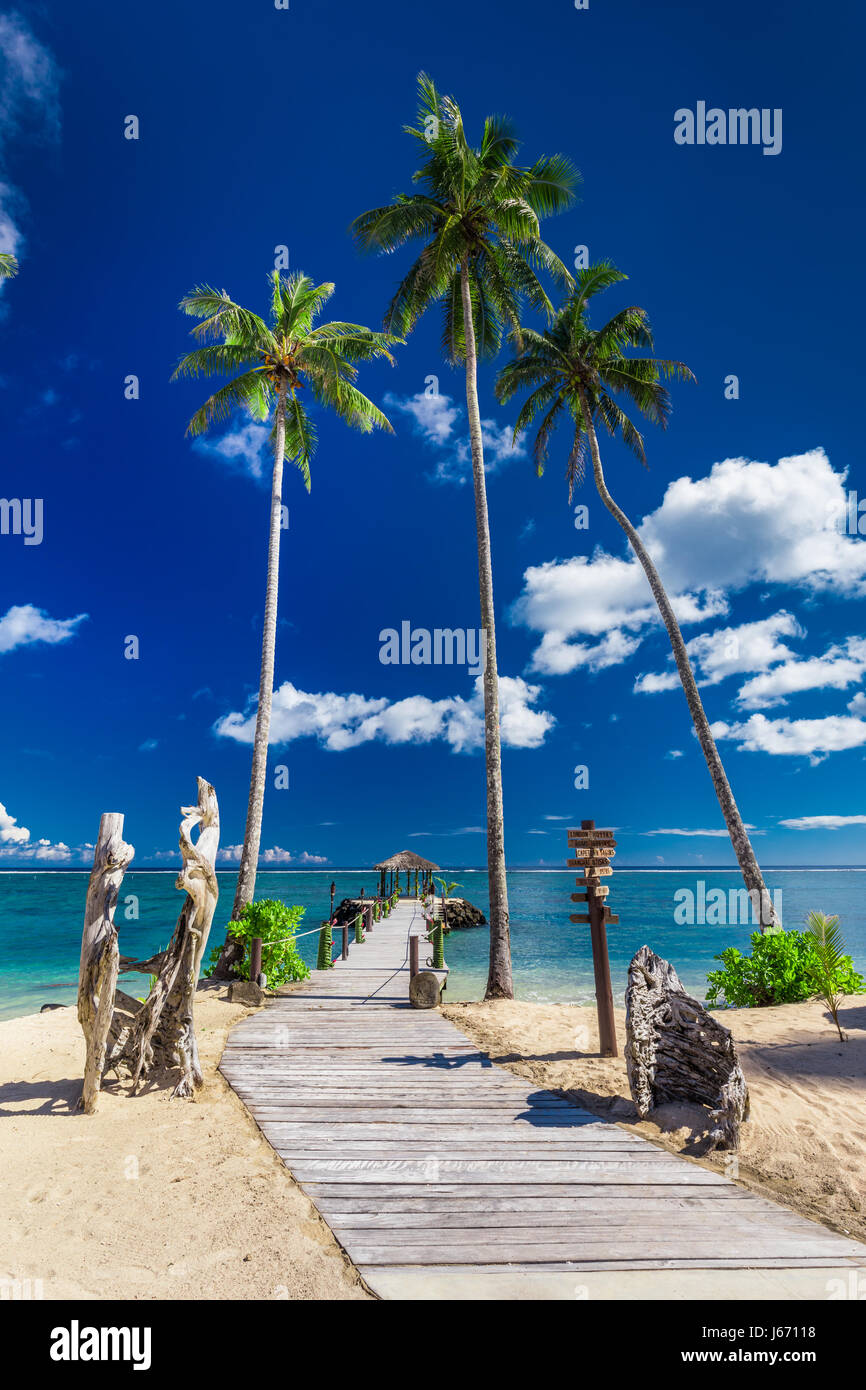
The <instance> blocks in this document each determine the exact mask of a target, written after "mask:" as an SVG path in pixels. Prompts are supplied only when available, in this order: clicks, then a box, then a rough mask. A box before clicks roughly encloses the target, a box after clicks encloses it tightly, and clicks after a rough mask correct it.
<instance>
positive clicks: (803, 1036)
mask: <svg viewBox="0 0 866 1390" xmlns="http://www.w3.org/2000/svg"><path fill="white" fill-rule="evenodd" d="M443 1013H445V1014H446V1016H447V1017H448V1018H450V1019H452V1021H453V1022H454V1023H456V1024H457V1026H458V1027H459V1028H462V1029H463V1031H464V1032H465V1033H467V1034H468V1036H469V1037H470V1038H471V1039H472V1040H473V1042H476V1043H477V1044H478V1045H479V1047H481V1048H483V1049H484V1050H485V1051H486V1052H488V1053H489V1054H490V1056H491V1057H492V1058H493V1059H494V1061H497V1062H500V1063H502V1064H503V1065H505V1066H507V1067H509V1068H510V1069H511V1070H512V1071H514V1072H517V1074H518V1075H520V1076H525V1077H528V1078H529V1079H530V1080H531V1081H533V1082H536V1083H537V1084H538V1085H540V1086H544V1087H545V1088H549V1089H552V1090H560V1091H563V1092H565V1093H566V1094H567V1095H568V1097H569V1098H570V1099H571V1100H573V1101H574V1102H575V1103H576V1104H578V1105H583V1106H585V1107H586V1108H587V1109H589V1110H592V1111H593V1112H594V1113H595V1114H598V1115H601V1116H603V1117H605V1118H606V1119H611V1120H613V1121H615V1122H617V1123H619V1124H622V1125H623V1126H624V1127H625V1128H627V1129H631V1130H633V1131H634V1132H635V1133H637V1134H642V1135H644V1136H645V1137H646V1138H648V1139H651V1140H654V1141H656V1142H657V1143H660V1144H662V1145H664V1147H665V1148H667V1149H671V1150H673V1151H674V1152H676V1153H683V1154H687V1155H689V1156H691V1157H694V1158H697V1159H699V1160H700V1161H701V1162H704V1163H706V1164H707V1166H709V1167H713V1168H716V1169H721V1170H722V1171H727V1172H728V1175H729V1176H730V1177H734V1178H736V1179H737V1180H738V1181H739V1182H741V1183H742V1184H743V1185H744V1186H746V1187H749V1188H752V1189H753V1190H754V1191H756V1192H760V1193H761V1194H762V1195H764V1196H767V1197H772V1198H774V1199H776V1200H777V1201H781V1202H782V1203H783V1204H784V1205H785V1206H788V1207H792V1208H793V1209H794V1210H795V1211H799V1212H801V1213H803V1215H805V1216H810V1217H812V1218H814V1219H816V1220H820V1221H823V1222H824V1223H825V1224H826V1225H828V1226H832V1227H833V1228H834V1229H836V1230H840V1231H844V1232H845V1233H846V1234H849V1235H852V1236H856V1237H858V1238H859V1239H861V1240H866V1001H864V999H863V998H862V997H853V998H850V999H848V1000H847V1001H846V1003H845V1005H844V1006H843V1008H842V1010H841V1011H840V1018H841V1020H842V1026H843V1029H844V1031H845V1032H846V1033H847V1034H848V1041H847V1042H846V1043H840V1041H839V1036H838V1034H837V1033H836V1030H835V1028H834V1027H833V1025H832V1023H831V1022H830V1019H829V1015H828V1014H827V1012H826V1010H825V1008H824V1006H823V1005H821V1004H818V1003H813V1002H809V1003H805V1004H785V1005H781V1006H779V1007H777V1008H772V1009H739V1010H728V1011H725V1012H724V1013H722V1012H719V1013H718V1014H717V1015H716V1016H717V1017H719V1018H720V1019H721V1021H722V1022H724V1023H725V1025H726V1026H727V1027H729V1028H730V1029H731V1031H732V1033H733V1034H734V1037H735V1039H736V1041H737V1045H738V1048H739V1053H740V1061H741V1063H742V1067H743V1071H744V1072H745V1075H746V1079H747V1081H748V1084H749V1092H750V1096H751V1111H752V1113H751V1118H750V1119H749V1120H748V1121H747V1122H746V1124H744V1126H743V1130H742V1141H741V1149H740V1154H739V1159H738V1165H737V1166H734V1165H733V1164H732V1162H731V1159H730V1157H728V1158H727V1167H726V1157H725V1155H718V1156H716V1155H712V1154H710V1155H707V1156H706V1157H704V1156H703V1151H704V1149H705V1145H706V1140H705V1138H704V1136H705V1132H706V1129H707V1125H706V1112H705V1111H704V1110H703V1108H702V1107H700V1106H688V1105H666V1106H662V1107H660V1108H659V1109H658V1110H657V1111H656V1112H655V1113H654V1115H653V1118H652V1119H651V1120H647V1121H644V1122H640V1121H639V1120H638V1118H637V1112H636V1110H635V1108H634V1105H633V1103H632V1101H631V1098H630V1095H629V1088H628V1080H627V1078H626V1069H625V1062H624V1060H623V1057H622V1049H623V1045H624V1042H625V1014H624V1012H618V1014H617V1031H618V1034H619V1038H620V1056H619V1057H618V1058H602V1057H599V1056H593V1055H592V1054H593V1052H594V1051H596V1050H597V1047H598V1030H597V1025H596V1014H595V1008H594V1007H591V1008H576V1007H573V1006H570V1005H565V1004H528V1003H521V1002H519V1001H515V1002H510V1001H500V1002H498V1003H490V1004H450V1005H447V1006H445V1007H444V1009H443Z"/></svg>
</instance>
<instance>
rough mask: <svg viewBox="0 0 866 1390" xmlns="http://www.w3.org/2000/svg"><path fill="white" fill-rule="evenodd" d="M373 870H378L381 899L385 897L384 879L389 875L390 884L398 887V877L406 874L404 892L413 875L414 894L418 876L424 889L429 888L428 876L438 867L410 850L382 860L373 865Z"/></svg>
mask: <svg viewBox="0 0 866 1390" xmlns="http://www.w3.org/2000/svg"><path fill="white" fill-rule="evenodd" d="M373 868H374V869H378V870H379V891H380V893H381V895H382V897H385V895H386V882H385V881H386V878H387V877H388V875H389V874H390V875H391V880H392V884H394V883H396V887H397V888H399V887H400V875H401V873H404V872H405V874H406V891H407V892H408V891H409V887H410V877H411V875H412V873H413V872H414V874H415V892H416V894H417V892H418V875H419V873H420V874H421V876H422V881H423V882H424V884H425V886H426V887H430V886H431V884H430V876H431V874H432V873H433V870H434V869H438V868H439V865H438V864H434V863H433V862H432V860H430V859H422V857H421V855H420V854H415V853H414V851H413V850H411V849H404V850H401V851H400V853H399V854H392V855H391V858H390V859H383V860H382V862H381V864H374V865H373Z"/></svg>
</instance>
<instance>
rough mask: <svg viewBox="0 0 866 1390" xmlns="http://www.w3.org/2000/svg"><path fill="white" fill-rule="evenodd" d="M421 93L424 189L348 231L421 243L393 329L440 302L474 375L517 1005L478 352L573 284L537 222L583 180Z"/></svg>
mask: <svg viewBox="0 0 866 1390" xmlns="http://www.w3.org/2000/svg"><path fill="white" fill-rule="evenodd" d="M418 93H419V110H418V120H417V125H416V126H414V127H413V126H407V127H406V131H407V134H409V135H411V136H413V138H414V139H415V140H417V141H418V143H419V145H420V147H421V151H422V162H421V165H420V168H419V169H418V170H417V172H416V173H415V174H414V176H413V181H414V182H415V183H416V184H417V185H418V187H419V189H420V191H419V192H417V193H411V194H400V195H399V196H398V197H396V198H395V200H394V201H393V202H392V203H390V204H387V205H386V206H384V207H379V208H374V209H372V210H371V211H370V212H365V213H363V214H362V215H361V216H360V217H358V218H356V219H355V221H354V222H353V224H352V229H353V231H354V234H355V237H356V239H357V241H358V243H359V245H360V247H361V248H362V250H364V251H381V252H392V251H396V250H397V249H398V248H399V247H401V246H403V245H404V244H406V243H407V242H414V241H421V242H423V246H422V249H421V252H420V255H419V256H418V258H417V260H416V261H415V262H414V264H413V265H412V267H411V268H410V270H409V271H408V273H407V274H406V275H405V276H404V277H403V279H402V281H401V282H400V285H399V287H398V289H397V292H396V294H395V295H394V298H393V299H392V301H391V305H390V307H389V309H388V312H387V314H386V316H385V328H386V329H387V330H388V331H390V332H394V333H398V334H399V335H400V336H401V337H403V336H405V335H406V333H408V332H409V331H411V329H412V328H414V326H415V324H416V323H417V321H418V319H419V318H420V317H421V316H422V314H423V313H424V312H425V310H427V309H429V308H430V307H431V306H432V305H434V304H441V305H442V308H443V313H444V326H443V333H442V346H443V349H444V353H445V356H446V358H447V360H448V362H449V363H452V364H462V365H463V366H464V367H465V371H466V406H467V413H468V417H469V439H470V446H471V454H472V479H473V483H474V488H475V528H476V535H477V544H478V577H479V591H480V598H481V626H482V628H483V629H484V631H485V633H486V635H487V653H486V665H485V669H484V675H483V678H482V679H483V688H484V752H485V761H486V769H487V868H488V878H489V890H490V970H489V975H488V979H487V990H486V995H485V997H486V998H488V999H511V998H513V996H514V989H513V985H512V978H511V946H510V931H509V916H508V888H507V885H506V878H505V832H504V825H503V810H502V768H501V748H500V733H499V675H498V671H497V664H496V623H495V618H494V606H493V570H492V563H491V556H490V525H489V521H488V515H487V488H486V483H485V476H484V446H483V442H482V432H481V415H480V411H479V408H478V357H479V356H481V357H493V356H495V355H496V353H497V352H498V350H499V347H500V345H501V342H502V337H503V332H504V330H505V329H512V330H517V329H518V328H519V323H520V299H521V297H524V298H525V299H526V300H527V301H528V303H529V304H530V305H531V307H532V308H533V309H539V310H542V311H543V312H545V313H547V314H550V313H551V312H552V306H551V304H550V301H549V299H548V297H547V295H546V294H545V292H544V289H543V287H542V285H541V283H540V281H539V279H538V277H537V275H536V273H535V268H536V267H540V268H543V269H545V270H547V271H549V272H550V273H551V274H552V275H553V276H554V277H555V278H556V279H558V280H559V281H560V282H562V283H564V284H566V285H570V284H571V283H572V280H571V276H570V275H569V273H568V271H567V270H566V268H565V266H564V265H563V264H562V262H561V261H560V260H559V258H558V257H557V256H556V255H554V253H553V251H551V249H550V248H549V247H548V246H546V245H545V243H544V242H543V241H542V240H541V236H540V231H539V217H540V216H542V215H544V214H546V213H553V212H559V211H560V210H562V209H563V208H566V207H567V206H568V205H569V203H570V202H571V201H572V199H573V197H574V190H575V186H576V183H577V179H578V175H577V173H576V171H575V170H574V169H573V168H572V166H571V164H570V163H569V162H568V160H566V159H564V158H563V157H562V156H561V155H546V156H542V157H541V158H540V159H538V160H536V161H535V163H534V164H532V165H529V166H520V165H517V164H515V163H514V162H513V161H514V158H515V156H516V154H517V150H518V146H519V142H518V140H517V138H516V136H515V134H514V131H513V129H512V127H511V124H510V122H509V121H507V120H505V119H503V118H501V117H497V116H488V118H487V119H486V121H485V122H484V128H483V131H482V134H481V142H480V144H479V145H478V146H472V145H470V144H469V142H468V140H467V138H466V134H465V131H464V128H463V117H462V115H461V113H460V108H459V106H458V105H457V103H456V101H454V100H453V98H452V97H449V96H442V95H440V93H439V92H438V91H437V90H436V87H435V85H434V84H433V82H432V81H431V79H430V78H429V77H427V75H426V74H425V73H421V74H420V76H419V78H418Z"/></svg>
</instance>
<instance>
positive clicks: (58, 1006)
mask: <svg viewBox="0 0 866 1390" xmlns="http://www.w3.org/2000/svg"><path fill="white" fill-rule="evenodd" d="M71 1008H72V1005H71V1004H43V1005H42V1008H41V1009H40V1010H39V1012H40V1013H41V1014H47V1013H51V1012H52V1011H53V1010H54V1009H71Z"/></svg>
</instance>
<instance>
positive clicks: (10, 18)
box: [0, 14, 60, 252]
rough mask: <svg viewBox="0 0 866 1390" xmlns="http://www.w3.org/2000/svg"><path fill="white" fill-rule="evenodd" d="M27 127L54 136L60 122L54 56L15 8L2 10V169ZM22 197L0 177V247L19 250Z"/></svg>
mask: <svg viewBox="0 0 866 1390" xmlns="http://www.w3.org/2000/svg"><path fill="white" fill-rule="evenodd" d="M25 125H26V127H27V133H28V134H34V133H35V134H39V135H40V136H42V137H47V138H54V137H56V135H57V134H58V132H59V128H60V114H59V108H58V104H57V70H56V67H55V64H54V59H53V58H52V56H51V54H50V53H49V52H48V50H47V49H46V48H44V47H43V46H42V44H40V43H39V42H38V40H37V39H36V38H34V36H33V34H32V33H31V31H30V30H29V29H28V27H27V25H26V24H25V22H24V20H23V19H22V18H21V16H20V15H17V14H4V15H0V173H2V171H3V170H4V169H5V167H6V163H7V156H8V148H9V145H10V144H11V143H12V141H13V140H14V139H15V137H16V136H18V135H19V134H20V133H22V131H23V129H24V127H25ZM23 206H24V200H23V198H22V196H21V194H20V193H19V192H18V190H17V189H16V188H13V187H12V185H11V184H9V183H8V182H7V181H6V180H5V179H2V178H0V251H14V252H18V251H19V250H20V244H21V240H22V234H21V230H20V226H19V221H20V216H21V210H22V208H23Z"/></svg>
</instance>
